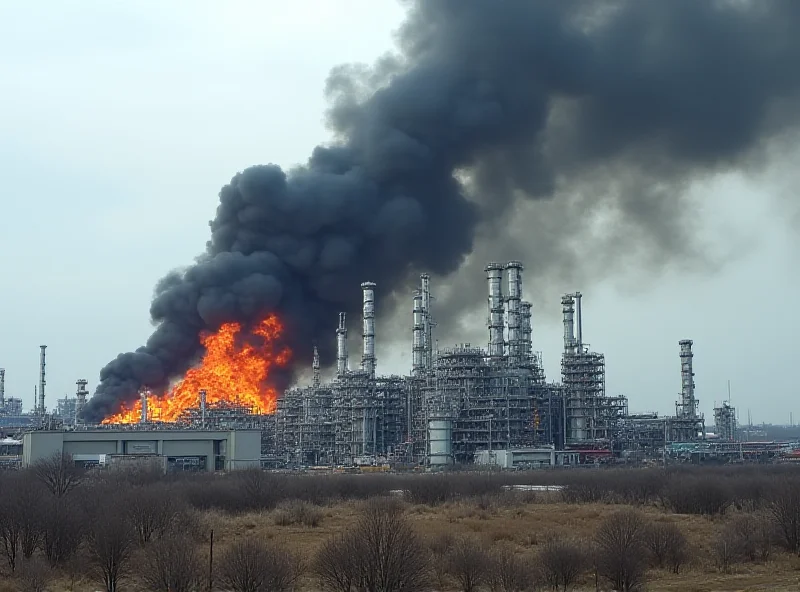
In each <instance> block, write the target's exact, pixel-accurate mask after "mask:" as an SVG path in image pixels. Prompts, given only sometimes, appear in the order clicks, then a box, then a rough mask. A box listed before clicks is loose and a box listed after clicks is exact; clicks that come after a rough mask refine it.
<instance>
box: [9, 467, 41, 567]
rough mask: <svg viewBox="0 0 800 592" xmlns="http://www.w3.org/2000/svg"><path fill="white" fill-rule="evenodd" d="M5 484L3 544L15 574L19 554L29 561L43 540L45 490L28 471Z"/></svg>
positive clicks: (15, 474)
mask: <svg viewBox="0 0 800 592" xmlns="http://www.w3.org/2000/svg"><path fill="white" fill-rule="evenodd" d="M2 485H3V491H2V495H0V543H1V544H2V549H3V551H4V553H5V556H6V561H7V562H8V566H9V568H10V569H11V571H12V572H13V571H14V570H15V569H16V565H17V561H18V555H19V553H22V557H23V558H25V559H29V558H30V557H31V555H33V551H34V550H35V549H36V546H37V545H38V544H39V541H40V540H41V536H42V517H41V512H42V507H41V506H42V499H43V488H42V486H41V485H40V483H39V482H38V481H36V480H35V478H34V477H33V475H32V474H31V473H30V472H28V471H19V472H16V473H10V474H8V475H6V476H5V477H4V478H3V483H2Z"/></svg>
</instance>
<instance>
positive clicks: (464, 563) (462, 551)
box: [447, 537, 490, 592]
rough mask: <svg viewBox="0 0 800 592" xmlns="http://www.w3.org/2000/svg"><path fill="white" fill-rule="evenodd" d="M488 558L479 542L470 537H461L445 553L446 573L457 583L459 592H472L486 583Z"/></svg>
mask: <svg viewBox="0 0 800 592" xmlns="http://www.w3.org/2000/svg"><path fill="white" fill-rule="evenodd" d="M489 565H490V564H489V556H488V555H487V553H486V551H484V550H483V548H482V547H481V545H480V542H479V541H477V540H476V539H474V538H471V537H461V538H459V539H457V540H456V542H455V544H454V545H453V546H452V547H450V551H449V552H448V553H447V571H448V573H449V574H450V575H451V576H452V577H453V578H454V579H455V580H456V581H457V582H458V586H459V590H461V592H474V590H476V589H477V588H478V587H479V586H482V585H483V584H484V583H486V582H487V580H488V577H489Z"/></svg>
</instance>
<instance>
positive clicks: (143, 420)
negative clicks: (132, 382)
mask: <svg viewBox="0 0 800 592" xmlns="http://www.w3.org/2000/svg"><path fill="white" fill-rule="evenodd" d="M139 396H140V397H141V399H142V416H141V417H140V418H139V423H147V390H146V389H142V390H141V391H139Z"/></svg>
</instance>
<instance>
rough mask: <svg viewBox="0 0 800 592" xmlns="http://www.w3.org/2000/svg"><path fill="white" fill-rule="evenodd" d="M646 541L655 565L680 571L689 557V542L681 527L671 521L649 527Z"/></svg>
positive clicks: (645, 534) (646, 531) (645, 536)
mask: <svg viewBox="0 0 800 592" xmlns="http://www.w3.org/2000/svg"><path fill="white" fill-rule="evenodd" d="M644 543H645V545H646V546H647V549H648V550H649V551H650V558H651V561H652V564H653V565H654V566H655V567H660V568H664V567H668V568H669V569H671V570H672V572H673V573H676V574H677V573H678V572H679V571H680V568H681V566H682V565H683V564H685V563H686V561H687V559H688V557H689V543H688V541H687V540H686V536H684V534H683V532H681V529H680V528H678V527H677V526H676V525H675V524H672V523H670V522H667V523H663V522H656V523H653V524H651V525H650V526H648V527H647V529H646V530H645V533H644Z"/></svg>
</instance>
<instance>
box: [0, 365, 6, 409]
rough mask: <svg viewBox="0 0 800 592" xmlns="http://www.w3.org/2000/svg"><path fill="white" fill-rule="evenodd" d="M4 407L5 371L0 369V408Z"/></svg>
mask: <svg viewBox="0 0 800 592" xmlns="http://www.w3.org/2000/svg"><path fill="white" fill-rule="evenodd" d="M5 406H6V369H5V368H0V407H5Z"/></svg>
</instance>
